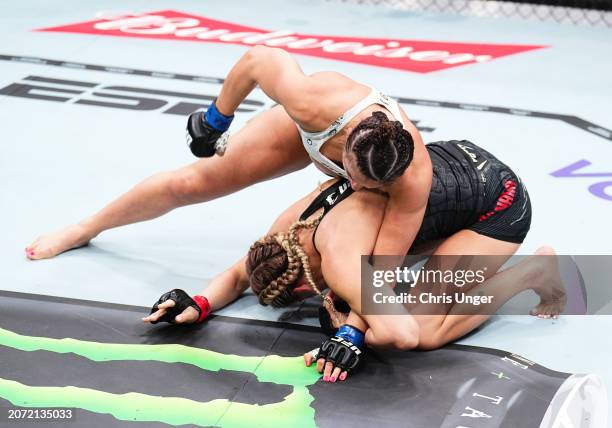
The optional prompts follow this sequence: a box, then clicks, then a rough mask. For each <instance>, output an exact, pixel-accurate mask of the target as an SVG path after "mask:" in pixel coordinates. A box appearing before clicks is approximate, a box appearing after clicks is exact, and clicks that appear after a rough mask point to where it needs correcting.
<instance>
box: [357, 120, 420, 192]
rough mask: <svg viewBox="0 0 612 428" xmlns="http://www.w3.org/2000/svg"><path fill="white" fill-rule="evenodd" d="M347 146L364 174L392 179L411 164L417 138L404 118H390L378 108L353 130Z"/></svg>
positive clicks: (378, 179)
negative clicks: (405, 123)
mask: <svg viewBox="0 0 612 428" xmlns="http://www.w3.org/2000/svg"><path fill="white" fill-rule="evenodd" d="M346 149H347V150H350V151H351V152H352V153H353V154H354V155H355V157H356V158H357V166H358V168H359V171H361V173H362V174H363V175H364V176H366V177H367V178H369V179H371V180H375V181H378V182H381V183H389V182H391V181H393V180H395V179H396V178H397V177H399V176H401V175H402V174H403V173H404V171H405V170H406V168H408V165H410V162H411V161H412V157H413V155H414V141H413V139H412V135H410V132H408V131H406V130H405V129H404V127H403V126H402V123H401V122H399V121H397V120H394V121H390V120H389V118H388V117H387V115H386V114H385V113H383V112H382V111H375V112H373V113H372V116H370V117H368V118H366V119H364V120H362V121H361V122H360V123H359V124H358V125H357V126H356V127H355V128H354V129H353V130H352V131H351V133H350V134H349V137H348V139H347V141H346Z"/></svg>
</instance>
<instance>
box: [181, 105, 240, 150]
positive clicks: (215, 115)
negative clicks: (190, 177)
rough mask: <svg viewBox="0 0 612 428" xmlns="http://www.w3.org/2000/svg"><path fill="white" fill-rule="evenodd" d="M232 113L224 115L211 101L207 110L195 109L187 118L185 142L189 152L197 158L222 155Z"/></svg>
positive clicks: (232, 118) (232, 116)
mask: <svg viewBox="0 0 612 428" xmlns="http://www.w3.org/2000/svg"><path fill="white" fill-rule="evenodd" d="M232 120H234V115H231V116H225V115H224V114H222V113H220V112H219V110H217V106H216V105H215V103H214V102H213V103H212V104H211V105H210V107H209V108H208V110H206V111H204V110H197V111H195V112H193V113H191V115H190V116H189V119H187V134H186V137H187V144H188V145H189V148H190V149H191V153H193V154H194V155H195V156H197V157H199V158H208V157H211V156H214V155H215V153H217V154H219V155H223V153H225V148H226V147H227V140H228V138H229V134H228V133H226V131H227V130H228V129H229V127H230V124H231V123H232Z"/></svg>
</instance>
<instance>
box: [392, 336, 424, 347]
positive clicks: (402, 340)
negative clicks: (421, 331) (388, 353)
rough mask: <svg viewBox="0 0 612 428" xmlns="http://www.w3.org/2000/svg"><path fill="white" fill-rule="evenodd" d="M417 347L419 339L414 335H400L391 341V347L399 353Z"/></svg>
mask: <svg viewBox="0 0 612 428" xmlns="http://www.w3.org/2000/svg"><path fill="white" fill-rule="evenodd" d="M418 346H419V337H418V335H414V334H402V335H400V336H397V337H395V338H394V340H393V347H394V348H395V349H398V350H400V351H409V350H411V349H415V348H417V347H418Z"/></svg>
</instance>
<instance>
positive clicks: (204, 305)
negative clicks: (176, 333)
mask: <svg viewBox="0 0 612 428" xmlns="http://www.w3.org/2000/svg"><path fill="white" fill-rule="evenodd" d="M167 300H173V301H174V306H173V307H171V308H168V309H166V313H165V314H164V315H163V316H161V317H160V318H159V319H158V320H157V321H151V324H157V323H158V322H160V321H164V322H168V323H170V324H174V323H175V321H174V318H176V316H177V315H180V314H181V313H183V311H184V310H185V309H187V308H188V307H190V306H191V307H192V308H194V309H195V310H196V311H198V313H199V314H200V316H199V317H198V320H197V321H196V323H200V322H202V321H204V319H205V318H206V317H207V316H208V315H209V314H210V312H211V308H210V303H208V299H206V297H204V296H199V295H198V296H194V297H193V298H191V297H190V296H189V295H188V294H187V293H185V292H184V291H183V290H179V289H178V288H175V289H174V290H172V291H168V292H167V293H165V294H162V296H161V297H160V298H159V300H158V301H157V302H156V303H155V304H154V305H153V307H152V308H151V314H153V313H155V312H157V311H158V310H159V305H160V304H162V303H164V302H165V301H167Z"/></svg>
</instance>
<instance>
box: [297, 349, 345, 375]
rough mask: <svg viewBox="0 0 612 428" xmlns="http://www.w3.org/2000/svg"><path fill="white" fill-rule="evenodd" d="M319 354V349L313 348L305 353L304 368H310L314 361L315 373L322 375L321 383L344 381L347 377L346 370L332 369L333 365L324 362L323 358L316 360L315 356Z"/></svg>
mask: <svg viewBox="0 0 612 428" xmlns="http://www.w3.org/2000/svg"><path fill="white" fill-rule="evenodd" d="M318 354H319V348H315V349H313V350H312V351H310V352H306V353H305V354H304V363H305V364H306V367H310V366H311V365H312V363H313V362H315V361H316V364H317V365H316V367H317V371H318V372H319V373H323V381H324V382H336V381H338V380H341V381H342V380H345V379H346V377H347V376H348V372H347V371H346V370H343V369H341V368H340V367H334V364H333V363H332V362H331V361H330V362H326V361H325V358H319V359H318V360H317V355H318Z"/></svg>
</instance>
